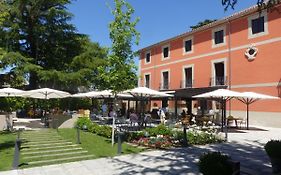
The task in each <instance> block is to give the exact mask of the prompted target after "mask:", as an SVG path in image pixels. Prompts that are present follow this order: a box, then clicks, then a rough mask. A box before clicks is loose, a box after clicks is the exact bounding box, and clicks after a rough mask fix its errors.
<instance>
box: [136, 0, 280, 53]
mask: <svg viewBox="0 0 281 175" xmlns="http://www.w3.org/2000/svg"><path fill="white" fill-rule="evenodd" d="M268 1H269V0H266V1H265V2H264V3H268ZM277 4H278V3H277ZM274 5H275V4H274ZM258 9H259V6H258V5H254V6H251V7H249V8H247V9H244V10H242V11H239V12H236V13H234V14H232V15H230V16H227V17H224V18H222V19H220V20H217V21H214V22H211V23H209V24H206V25H204V26H201V27H198V28H197V29H194V30H190V31H187V32H185V33H182V34H179V35H177V36H175V37H172V38H169V39H166V40H163V41H160V42H158V43H155V44H152V45H150V46H147V47H144V48H142V49H139V50H138V52H140V51H142V50H148V49H149V48H151V47H154V46H157V45H160V44H165V43H167V42H170V41H173V40H176V39H178V38H181V37H184V36H188V35H191V34H193V33H197V32H200V31H204V30H206V29H210V28H212V27H214V26H218V25H221V24H223V23H225V22H228V21H232V20H235V19H237V18H240V17H243V16H246V15H249V14H251V13H253V12H256V11H257V10H258Z"/></svg>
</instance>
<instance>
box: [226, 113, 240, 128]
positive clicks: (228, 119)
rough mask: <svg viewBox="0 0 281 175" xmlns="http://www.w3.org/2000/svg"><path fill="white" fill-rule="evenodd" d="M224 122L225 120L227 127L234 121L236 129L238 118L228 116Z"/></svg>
mask: <svg viewBox="0 0 281 175" xmlns="http://www.w3.org/2000/svg"><path fill="white" fill-rule="evenodd" d="M226 120H227V126H229V124H230V122H232V123H233V121H234V123H235V127H236V128H238V120H239V118H237V117H234V116H231V115H230V116H228V117H227V119H226Z"/></svg>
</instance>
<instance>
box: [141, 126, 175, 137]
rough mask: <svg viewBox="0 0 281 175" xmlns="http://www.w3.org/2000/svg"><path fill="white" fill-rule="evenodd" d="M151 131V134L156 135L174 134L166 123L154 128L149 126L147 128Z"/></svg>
mask: <svg viewBox="0 0 281 175" xmlns="http://www.w3.org/2000/svg"><path fill="white" fill-rule="evenodd" d="M145 131H147V132H148V133H149V135H150V136H154V137H156V136H157V135H164V136H172V134H173V132H172V130H171V129H170V128H167V127H166V126H165V125H162V124H161V125H158V126H157V127H154V128H147V129H145Z"/></svg>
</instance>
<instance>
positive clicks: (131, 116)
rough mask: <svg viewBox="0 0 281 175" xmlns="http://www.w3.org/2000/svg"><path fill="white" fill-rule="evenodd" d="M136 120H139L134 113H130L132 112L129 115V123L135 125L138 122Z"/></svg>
mask: <svg viewBox="0 0 281 175" xmlns="http://www.w3.org/2000/svg"><path fill="white" fill-rule="evenodd" d="M138 120H139V117H138V115H137V114H136V113H135V112H134V111H132V112H131V113H130V121H131V124H136V123H137V122H138Z"/></svg>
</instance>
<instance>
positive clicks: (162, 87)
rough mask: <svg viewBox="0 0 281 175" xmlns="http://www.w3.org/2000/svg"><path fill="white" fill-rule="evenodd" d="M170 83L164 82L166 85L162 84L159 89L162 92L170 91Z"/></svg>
mask: <svg viewBox="0 0 281 175" xmlns="http://www.w3.org/2000/svg"><path fill="white" fill-rule="evenodd" d="M169 84H170V83H169V82H164V83H160V87H159V89H160V90H168V89H169V87H170V86H169Z"/></svg>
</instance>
